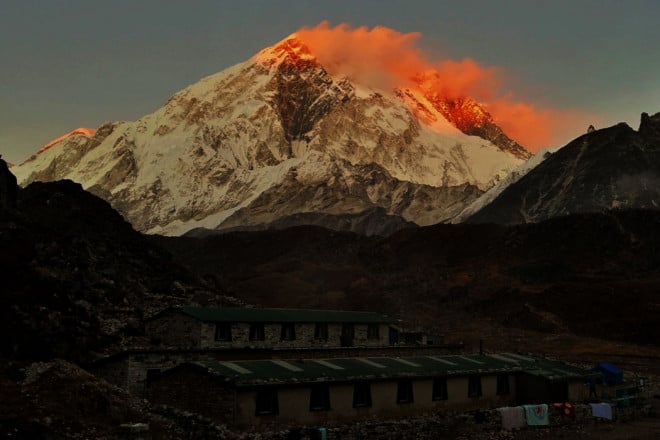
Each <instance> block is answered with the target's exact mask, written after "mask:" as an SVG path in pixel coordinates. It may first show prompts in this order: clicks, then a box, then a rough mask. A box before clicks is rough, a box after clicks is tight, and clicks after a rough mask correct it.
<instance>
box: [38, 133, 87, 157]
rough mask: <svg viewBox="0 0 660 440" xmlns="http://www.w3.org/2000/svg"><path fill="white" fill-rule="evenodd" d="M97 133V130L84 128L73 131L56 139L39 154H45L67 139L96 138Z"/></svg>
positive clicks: (40, 150)
mask: <svg viewBox="0 0 660 440" xmlns="http://www.w3.org/2000/svg"><path fill="white" fill-rule="evenodd" d="M95 133H96V129H95V128H82V127H81V128H76V129H75V130H71V131H70V132H68V133H66V134H63V135H62V136H60V137H58V138H55V139H53V140H52V141H50V142H48V143H47V144H45V145H44V146H43V147H41V148H40V149H39V151H38V152H37V154H39V153H43V152H44V151H46V150H48V149H49V148H51V147H52V146H53V145H55V144H57V143H58V142H61V141H63V140H65V139H67V138H70V137H71V136H75V135H82V136H86V137H91V136H94V134H95Z"/></svg>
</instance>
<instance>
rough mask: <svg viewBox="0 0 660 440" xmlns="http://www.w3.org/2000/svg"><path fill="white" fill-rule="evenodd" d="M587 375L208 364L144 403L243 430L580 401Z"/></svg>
mask: <svg viewBox="0 0 660 440" xmlns="http://www.w3.org/2000/svg"><path fill="white" fill-rule="evenodd" d="M586 374H587V372H586V371H584V370H581V369H578V368H575V367H572V366H569V365H566V364H563V363H560V362H555V361H550V360H546V359H537V358H531V357H527V356H521V355H517V354H513V353H503V354H482V355H465V356H458V355H454V356H419V357H407V358H395V357H373V358H372V357H369V358H367V357H361V358H332V359H298V360H286V361H285V360H275V359H273V360H245V361H205V362H190V363H184V364H181V365H178V366H177V367H174V368H172V369H169V370H167V371H163V372H161V373H158V374H155V375H153V376H152V377H150V378H149V380H148V384H147V396H148V398H149V400H150V401H152V402H153V403H156V404H166V405H172V406H177V407H179V408H181V409H185V410H189V411H193V412H196V413H199V414H202V415H205V416H207V417H209V418H212V419H215V420H217V421H219V422H221V423H226V424H228V425H230V426H235V427H237V428H246V427H255V428H257V429H270V428H273V427H277V426H292V425H293V426H295V425H298V426H301V425H306V426H327V425H330V424H334V423H345V422H351V421H355V420H359V419H364V418H374V417H376V418H387V417H403V416H410V415H420V414H424V413H428V412H431V411H437V410H443V409H449V410H456V411H465V410H472V409H487V408H495V407H500V406H509V405H514V404H517V403H519V402H521V403H526V402H527V401H528V400H527V399H529V398H530V396H531V397H532V398H533V399H534V400H538V401H542V402H554V401H561V402H564V401H577V400H582V399H583V398H584V397H586V396H585V387H584V379H585V376H586Z"/></svg>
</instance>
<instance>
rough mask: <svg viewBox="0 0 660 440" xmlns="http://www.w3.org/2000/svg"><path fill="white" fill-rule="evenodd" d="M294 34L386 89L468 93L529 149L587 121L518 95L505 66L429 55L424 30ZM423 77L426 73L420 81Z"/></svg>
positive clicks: (333, 63) (342, 70) (341, 67)
mask: <svg viewBox="0 0 660 440" xmlns="http://www.w3.org/2000/svg"><path fill="white" fill-rule="evenodd" d="M296 35H297V36H298V37H299V38H300V39H301V40H302V41H303V42H304V43H305V44H306V45H307V46H308V47H309V48H310V50H311V51H312V53H314V55H315V56H316V57H317V59H318V60H319V62H321V64H323V65H324V66H325V67H326V69H328V70H329V71H330V72H331V73H338V74H342V75H346V76H349V77H351V78H353V79H354V80H356V81H358V82H364V83H368V84H373V85H375V86H377V87H380V88H383V89H391V88H394V87H413V88H414V87H417V88H419V87H423V88H424V89H425V90H426V91H429V90H430V91H432V92H433V93H435V94H437V95H438V96H442V97H446V98H448V99H455V98H461V97H470V98H473V99H476V100H477V101H479V102H480V103H482V104H483V105H484V107H485V108H486V109H487V110H488V111H489V112H490V113H491V115H492V116H493V119H494V120H495V123H497V124H498V125H500V126H501V127H502V129H503V130H504V131H505V132H506V133H507V134H508V135H509V136H510V137H511V138H513V139H515V140H516V141H518V142H520V143H521V144H522V145H524V146H525V147H527V148H528V149H530V150H531V151H537V150H538V149H540V148H543V147H547V146H554V145H556V144H557V143H558V142H562V141H565V140H567V139H569V138H572V137H575V136H576V135H578V134H579V133H580V132H581V131H582V130H584V129H585V128H586V126H587V125H588V124H589V117H588V116H587V115H586V114H582V113H581V112H578V111H575V110H559V109H550V108H540V107H538V106H536V105H534V104H531V103H528V102H523V101H521V100H518V99H517V98H516V97H515V95H514V93H513V92H512V91H511V90H506V89H505V88H504V86H503V84H504V83H505V81H504V78H505V75H506V73H505V72H504V70H503V69H501V68H497V67H490V66H482V65H480V64H479V63H478V62H477V61H475V60H472V59H470V58H465V59H463V60H450V59H440V60H431V59H429V58H428V57H427V56H426V55H425V54H424V53H423V51H422V50H421V49H420V48H419V46H418V45H417V42H418V40H419V39H420V37H421V34H420V33H418V32H411V33H401V32H397V31H395V30H393V29H389V28H387V27H382V26H376V27H374V28H372V29H369V28H367V27H359V28H351V27H350V26H349V25H347V24H340V25H338V26H335V27H331V26H330V25H329V24H328V23H327V22H322V23H320V24H319V25H317V26H315V27H313V28H309V27H306V28H302V29H300V30H298V31H297V32H296ZM420 78H423V80H422V83H421V84H420Z"/></svg>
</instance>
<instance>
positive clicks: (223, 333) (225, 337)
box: [215, 322, 231, 342]
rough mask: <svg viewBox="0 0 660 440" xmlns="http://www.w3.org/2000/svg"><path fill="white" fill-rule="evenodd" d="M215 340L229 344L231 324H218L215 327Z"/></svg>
mask: <svg viewBox="0 0 660 440" xmlns="http://www.w3.org/2000/svg"><path fill="white" fill-rule="evenodd" d="M215 340H216V341H225V342H231V323H230V322H218V323H217V324H216V325H215Z"/></svg>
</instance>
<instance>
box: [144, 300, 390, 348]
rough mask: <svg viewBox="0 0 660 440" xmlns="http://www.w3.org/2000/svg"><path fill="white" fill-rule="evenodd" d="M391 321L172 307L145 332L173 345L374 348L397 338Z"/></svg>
mask: <svg viewBox="0 0 660 440" xmlns="http://www.w3.org/2000/svg"><path fill="white" fill-rule="evenodd" d="M392 323H393V320H392V319H390V318H387V317H386V316H383V315H379V314H377V313H370V312H349V311H337V310H305V309H253V308H229V307H227V308H202V307H176V308H169V309H165V310H163V311H162V312H160V313H158V314H156V315H155V316H153V317H152V318H150V319H149V320H147V322H146V324H145V331H146V334H147V336H148V337H150V338H151V340H152V342H155V343H157V344H159V345H161V346H166V347H177V348H202V349H210V348H266V347H278V348H296V347H310V348H313V347H319V348H332V347H353V346H363V347H376V346H387V345H395V344H397V343H398V330H397V328H396V327H394V326H393V325H392Z"/></svg>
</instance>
